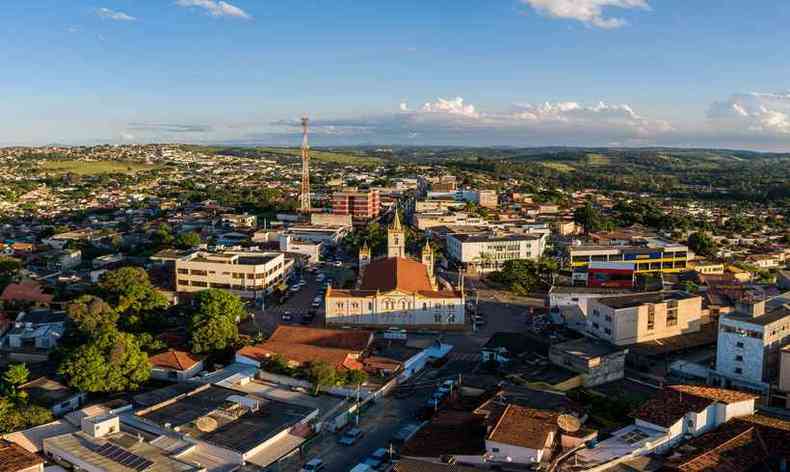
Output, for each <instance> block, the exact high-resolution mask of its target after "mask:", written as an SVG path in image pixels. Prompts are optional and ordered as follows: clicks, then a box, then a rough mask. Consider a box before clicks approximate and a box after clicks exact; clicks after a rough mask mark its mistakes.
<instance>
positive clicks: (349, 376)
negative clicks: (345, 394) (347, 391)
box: [343, 369, 368, 387]
mask: <svg viewBox="0 0 790 472" xmlns="http://www.w3.org/2000/svg"><path fill="white" fill-rule="evenodd" d="M367 381H368V374H367V372H365V371H364V370H360V369H349V370H347V371H346V372H345V374H344V376H343V384H344V385H352V386H354V387H356V386H358V385H362V384H363V383H365V382H367Z"/></svg>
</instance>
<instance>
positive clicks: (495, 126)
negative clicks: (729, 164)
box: [0, 0, 790, 150]
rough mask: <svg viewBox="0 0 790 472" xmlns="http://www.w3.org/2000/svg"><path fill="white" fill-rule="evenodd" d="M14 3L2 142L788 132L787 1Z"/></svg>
mask: <svg viewBox="0 0 790 472" xmlns="http://www.w3.org/2000/svg"><path fill="white" fill-rule="evenodd" d="M7 3H8V4H4V5H3V8H2V9H0V24H2V25H3V26H1V27H0V93H1V95H0V97H2V98H0V103H1V104H2V106H0V110H2V112H0V145H11V144H47V143H65V144H89V143H98V142H116V143H123V142H152V141H156V142H166V141H167V142H195V143H204V142H205V143H215V142H227V143H251V144H254V143H260V144H298V142H299V140H298V139H296V133H295V131H296V130H295V128H294V127H293V126H292V125H293V124H294V123H295V122H296V119H297V118H298V117H299V116H301V115H302V114H305V113H306V114H308V115H309V116H310V117H311V118H312V119H313V121H314V123H315V126H314V136H313V142H314V143H316V144H357V143H376V144H389V143H392V144H462V145H491V144H502V145H526V146H538V145H624V146H645V145H680V146H720V147H739V148H753V149H766V150H790V83H788V77H790V28H787V24H790V2H778V1H775V0H773V1H768V0H757V1H751V2H748V4H747V2H743V1H742V0H694V1H689V0H684V1H679V0H463V1H458V0H454V1H450V0H430V1H425V0H399V1H395V0H376V1H370V0H303V1H298V2H297V1H295V0H292V1H284V0H280V1H276V0H230V1H229V2H222V1H219V0H101V1H99V0H29V1H27V2H13V3H11V2H7Z"/></svg>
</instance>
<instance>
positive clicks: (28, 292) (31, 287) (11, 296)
mask: <svg viewBox="0 0 790 472" xmlns="http://www.w3.org/2000/svg"><path fill="white" fill-rule="evenodd" d="M0 300H3V301H6V302H12V301H23V302H33V303H43V304H49V303H52V295H50V294H47V293H44V291H43V290H42V288H41V285H39V283H38V282H34V281H32V280H25V281H22V282H20V283H18V284H8V286H6V288H5V290H3V294H2V295H0Z"/></svg>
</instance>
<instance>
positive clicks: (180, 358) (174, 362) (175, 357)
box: [149, 349, 204, 370]
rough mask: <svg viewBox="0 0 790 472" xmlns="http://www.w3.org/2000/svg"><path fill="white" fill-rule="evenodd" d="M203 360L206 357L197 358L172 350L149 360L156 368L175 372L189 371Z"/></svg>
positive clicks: (187, 353)
mask: <svg viewBox="0 0 790 472" xmlns="http://www.w3.org/2000/svg"><path fill="white" fill-rule="evenodd" d="M203 359H204V357H202V356H196V355H194V354H191V353H189V352H184V351H176V350H173V349H170V350H168V351H165V352H161V353H159V354H156V355H155V356H151V358H150V359H149V360H150V361H151V365H152V366H154V367H159V368H162V369H173V370H189V369H191V368H192V367H194V366H195V364H197V363H198V362H200V361H202V360H203Z"/></svg>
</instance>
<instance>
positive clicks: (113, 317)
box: [66, 295, 118, 334]
mask: <svg viewBox="0 0 790 472" xmlns="http://www.w3.org/2000/svg"><path fill="white" fill-rule="evenodd" d="M66 314H68V316H69V318H71V320H72V321H73V322H74V323H75V324H76V325H77V328H78V329H79V330H80V331H81V332H82V333H84V334H91V333H95V332H99V331H103V330H106V329H111V328H115V327H116V326H117V323H118V313H117V312H116V311H115V310H113V309H112V307H111V306H110V305H108V304H107V302H105V301H104V300H102V299H101V298H99V297H95V296H93V295H83V296H81V297H79V298H77V299H76V300H74V301H73V302H72V303H70V304H69V305H68V306H67V307H66Z"/></svg>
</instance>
